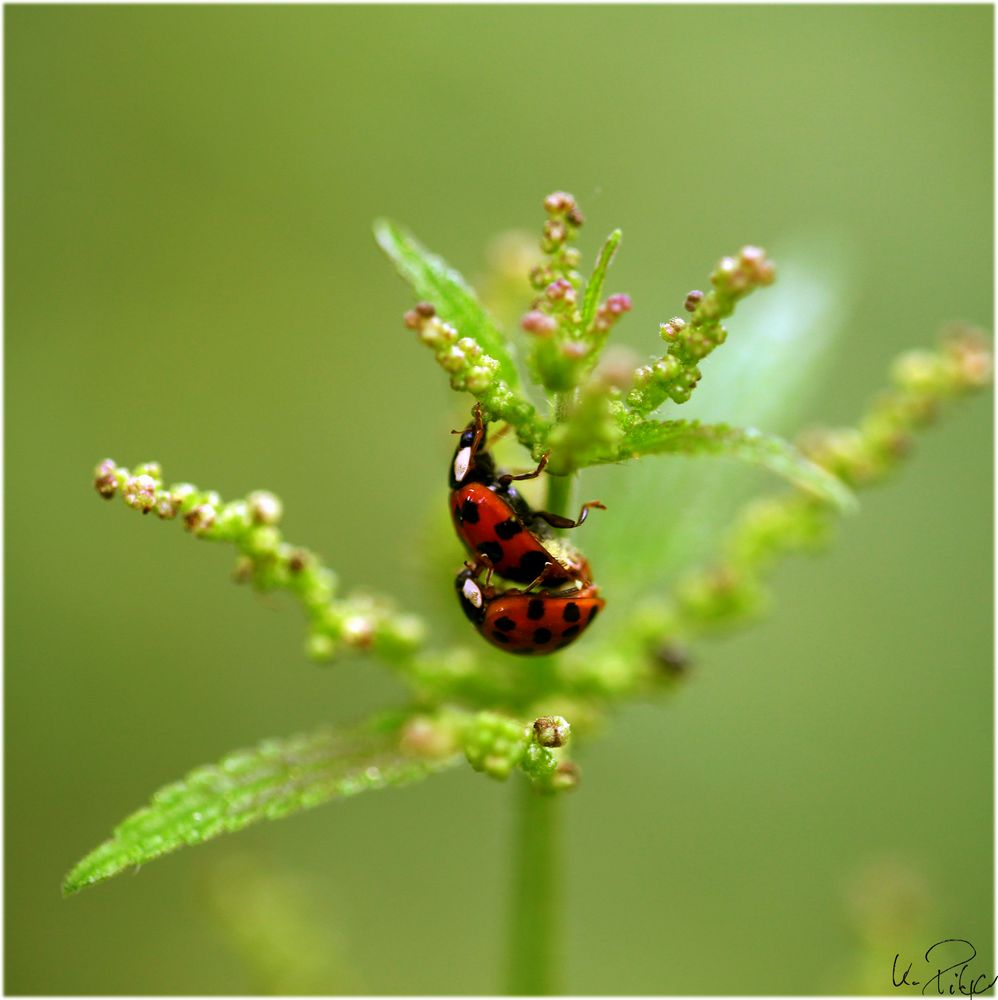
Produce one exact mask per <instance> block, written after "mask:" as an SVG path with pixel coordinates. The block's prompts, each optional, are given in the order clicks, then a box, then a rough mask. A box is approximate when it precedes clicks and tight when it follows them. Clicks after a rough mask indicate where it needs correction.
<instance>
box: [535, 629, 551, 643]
mask: <svg viewBox="0 0 998 1000" xmlns="http://www.w3.org/2000/svg"><path fill="white" fill-rule="evenodd" d="M550 641H551V630H550V629H546V628H538V629H534V642H536V643H537V645H538V646H543V645H544V643H546V642H550Z"/></svg>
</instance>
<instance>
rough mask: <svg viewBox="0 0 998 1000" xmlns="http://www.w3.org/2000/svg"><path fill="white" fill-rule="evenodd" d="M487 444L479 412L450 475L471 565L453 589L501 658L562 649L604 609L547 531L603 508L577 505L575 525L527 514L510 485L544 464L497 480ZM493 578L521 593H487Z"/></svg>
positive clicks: (584, 565)
mask: <svg viewBox="0 0 998 1000" xmlns="http://www.w3.org/2000/svg"><path fill="white" fill-rule="evenodd" d="M485 438H486V429H485V423H484V421H483V420H482V409H481V406H476V407H475V411H474V419H473V420H472V422H471V423H470V424H469V425H468V426H467V427H466V428H465V429H464V430H463V431H462V432H461V438H460V440H459V441H458V445H457V449H456V451H455V452H454V460H453V462H452V464H451V470H450V489H451V494H450V508H451V515H452V517H453V519H454V527H455V529H456V530H457V533H458V537H459V538H460V539H461V541H462V542H463V543H464V545H465V547H466V548H467V550H468V552H469V553H470V554H471V556H472V559H473V560H474V562H472V563H466V564H465V568H464V569H463V570H462V571H461V572H460V573H458V575H457V579H456V580H455V581H454V582H455V587H456V588H457V594H458V599H459V600H460V602H461V608H462V609H463V610H464V613H465V614H466V615H467V616H468V618H469V619H470V620H471V622H472V623H474V625H475V627H476V628H477V629H478V631H479V632H480V633H481V634H482V636H483V637H484V638H485V639H486V640H487V641H488V642H491V643H492V644H493V645H494V646H498V647H499V648H500V649H504V650H506V651H507V652H510V653H520V654H525V655H537V654H543V653H552V652H554V651H556V650H559V649H564V648H565V646H567V645H569V643H571V642H573V641H574V640H575V639H576V638H577V637H578V636H579V635H580V634H581V633H582V632H583V631H584V630H585V629H586V627H587V626H588V625H589V623H590V622H591V621H592V620H593V619H594V618H595V617H596V615H597V614H599V612H600V610H601V609H602V608H603V605H604V603H605V602H604V601H603V599H602V598H601V597H600V596H599V588H598V587H596V586H595V585H594V584H593V582H592V573H591V571H590V569H589V563H588V562H587V561H586V559H585V557H584V556H583V555H582V553H581V552H578V551H577V550H576V549H574V548H573V547H572V546H570V545H567V544H565V543H564V542H562V541H561V539H558V538H553V537H549V531H548V527H547V526H548V525H550V526H551V527H554V528H575V527H578V526H579V525H580V524H582V522H583V521H585V519H586V516H587V515H588V513H589V510H590V508H592V507H599V508H601V509H602V508H603V504H601V503H599V501H591V502H589V503H587V504H583V505H582V509H581V510H580V511H579V516H578V518H577V519H576V520H574V521H573V520H571V519H570V518H567V517H562V516H561V515H559V514H551V513H549V512H548V511H543V510H532V509H531V507H530V506H529V504H528V503H527V502H526V500H524V499H523V497H521V496H520V494H519V493H518V492H517V491H516V489H515V487H514V486H513V483H514V482H518V481H521V480H524V479H536V478H537V477H538V476H539V475H540V474H541V472H543V470H544V466H545V465H546V464H547V456H546V455H545V456H544V457H543V458H542V459H541V461H540V463H539V464H538V466H537V468H536V469H534V471H533V472H527V473H525V474H523V475H520V476H513V475H510V474H508V473H499V472H498V471H497V470H496V467H495V462H494V461H493V459H492V456H491V454H489V452H488V451H487V450H486V447H485ZM483 572H484V574H485V580H484V582H482V581H481V579H480V578H481V576H482V574H483ZM493 575H494V576H498V577H502V578H504V579H506V580H511V581H513V582H514V583H519V584H525V585H526V586H524V588H523V589H522V590H521V589H514V588H511V589H508V590H504V591H498V590H496V588H495V587H493V586H492V577H493Z"/></svg>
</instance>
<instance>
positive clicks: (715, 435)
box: [619, 420, 856, 510]
mask: <svg viewBox="0 0 998 1000" xmlns="http://www.w3.org/2000/svg"><path fill="white" fill-rule="evenodd" d="M668 453H672V454H681V455H705V454H707V455H729V456H730V457H731V458H737V459H739V460H741V461H743V462H750V463H752V464H753V465H761V466H762V467H763V468H766V469H769V471H770V472H775V473H776V474H777V475H778V476H782V477H783V478H784V479H787V480H789V481H790V482H791V483H793V484H794V485H795V486H799V487H800V488H801V489H804V490H807V491H808V492H810V493H813V494H814V495H815V496H818V497H820V498H821V499H822V500H825V501H827V502H828V503H831V504H834V505H835V506H836V507H838V508H839V509H840V510H849V509H852V508H854V507H855V505H856V501H855V499H854V497H853V495H852V493H851V492H850V491H849V489H848V488H847V487H846V486H845V485H844V484H843V483H842V482H841V480H839V479H837V478H836V477H835V476H833V475H832V474H831V473H830V472H828V471H826V470H825V469H823V468H822V467H821V466H820V465H816V464H815V463H814V462H812V461H811V460H810V459H809V458H807V457H806V456H805V455H803V454H802V453H801V452H800V451H798V450H797V449H796V448H795V447H794V446H793V445H792V444H790V442H789V441H785V440H784V439H783V438H780V437H776V436H775V435H773V434H764V433H763V432H762V431H757V430H755V429H753V428H743V427H730V426H728V425H727V424H702V423H700V422H699V421H698V420H666V421H662V422H653V421H646V422H644V423H641V424H639V425H638V426H637V427H634V428H632V429H631V430H630V431H628V433H627V434H626V435H625V436H624V440H623V442H622V443H621V445H620V451H619V455H620V457H621V458H636V457H638V456H639V455H656V454H658V455H660V454H668Z"/></svg>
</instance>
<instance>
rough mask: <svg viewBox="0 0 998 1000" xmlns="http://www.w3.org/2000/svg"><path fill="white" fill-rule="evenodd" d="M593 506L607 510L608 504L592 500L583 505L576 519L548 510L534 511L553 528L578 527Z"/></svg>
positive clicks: (535, 515)
mask: <svg viewBox="0 0 998 1000" xmlns="http://www.w3.org/2000/svg"><path fill="white" fill-rule="evenodd" d="M591 507H595V508H596V509H597V510H606V505H605V504H603V503H600V501H599V500H590V501H589V503H584V504H583V505H582V509H581V510H580V511H579V516H578V518H577V519H576V520H574V521H573V520H572V519H571V518H570V517H562V516H561V514H552V513H551V512H550V511H546V510H535V511H534V512H533V513H534V517H539V518H541V520H543V521H547V523H548V524H550V525H551V527H552V528H577V527H578V526H579V525H580V524H582V523H583V522H584V521H585V519H586V518H587V517H588V516H589V509H590V508H591Z"/></svg>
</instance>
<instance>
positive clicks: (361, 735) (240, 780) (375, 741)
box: [62, 719, 461, 896]
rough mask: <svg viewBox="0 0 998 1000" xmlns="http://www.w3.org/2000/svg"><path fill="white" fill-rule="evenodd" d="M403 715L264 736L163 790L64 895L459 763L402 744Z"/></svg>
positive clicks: (80, 868) (84, 865)
mask: <svg viewBox="0 0 998 1000" xmlns="http://www.w3.org/2000/svg"><path fill="white" fill-rule="evenodd" d="M398 730H399V721H398V719H395V720H394V721H393V722H392V723H391V724H390V725H388V726H386V725H384V724H367V725H365V726H362V727H359V728H357V729H352V730H345V731H334V730H329V729H324V730H321V731H319V732H317V733H313V734H311V735H299V736H292V737H290V738H287V739H271V740H265V741H264V742H262V743H260V744H258V745H257V746H256V747H254V748H253V749H250V750H237V751H235V752H233V753H230V754H228V755H227V756H226V757H224V758H223V759H222V760H221V761H219V762H218V763H217V764H207V765H205V766H203V767H199V768H197V769H196V770H194V771H191V773H190V774H188V775H187V777H185V778H183V779H181V780H180V781H177V782H174V783H173V784H171V785H167V786H165V787H164V788H161V789H160V790H159V791H158V792H156V793H155V794H154V795H153V797H152V801H151V802H150V804H149V805H148V806H146V807H145V808H143V809H140V810H139V811H138V812H136V813H133V814H132V815H131V816H129V817H128V818H127V819H126V820H125V821H124V822H123V823H121V825H120V826H118V828H117V829H116V830H115V831H114V834H113V836H112V837H111V839H110V840H106V841H104V843H103V844H101V845H100V846H99V847H98V848H97V849H96V850H94V851H92V852H91V853H90V854H88V855H87V856H86V857H85V858H84V859H83V860H82V861H81V862H80V863H79V864H77V865H76V867H75V868H73V870H72V871H71V872H70V873H69V874H68V875H67V876H66V879H65V881H64V882H63V885H62V891H63V894H64V895H67V896H68V895H71V894H72V893H74V892H78V891H79V890H80V889H83V888H85V887H86V886H89V885H95V884H96V883H98V882H102V881H103V880H104V879H107V878H110V877H111V876H112V875H117V874H118V873H119V872H121V871H124V870H125V869H126V868H131V867H133V866H135V865H141V864H144V863H145V862H147V861H151V860H152V859H153V858H158V857H159V856H160V855H162V854H168V853H170V852H171V851H175V850H177V849H178V848H181V847H184V846H185V845H189V844H200V843H201V842H202V841H205V840H211V839H212V838H213V837H217V836H219V835H221V834H223V833H232V832H234V831H235V830H241V829H242V828H243V827H244V826H249V825H250V824H252V823H257V822H259V821H260V820H263V819H282V818H283V817H285V816H289V815H290V814H291V813H294V812H297V811H298V810H300V809H310V808H311V807H312V806H317V805H320V804H321V803H323V802H328V801H329V800H330V799H335V798H344V797H346V796H348V795H355V794H356V793H357V792H364V791H367V790H369V789H377V788H387V787H389V786H396V785H404V784H408V783H409V782H412V781H417V780H418V779H420V778H425V777H427V776H428V775H430V774H432V773H433V772H435V771H438V770H442V769H443V768H445V767H449V766H451V765H453V764H455V763H457V762H458V761H459V760H460V759H461V758H460V757H456V756H451V757H447V758H445V759H436V760H432V761H427V760H423V759H415V758H413V757H410V756H407V755H406V754H404V753H403V752H402V751H401V750H400V749H399V745H398V744H399V731H398Z"/></svg>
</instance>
